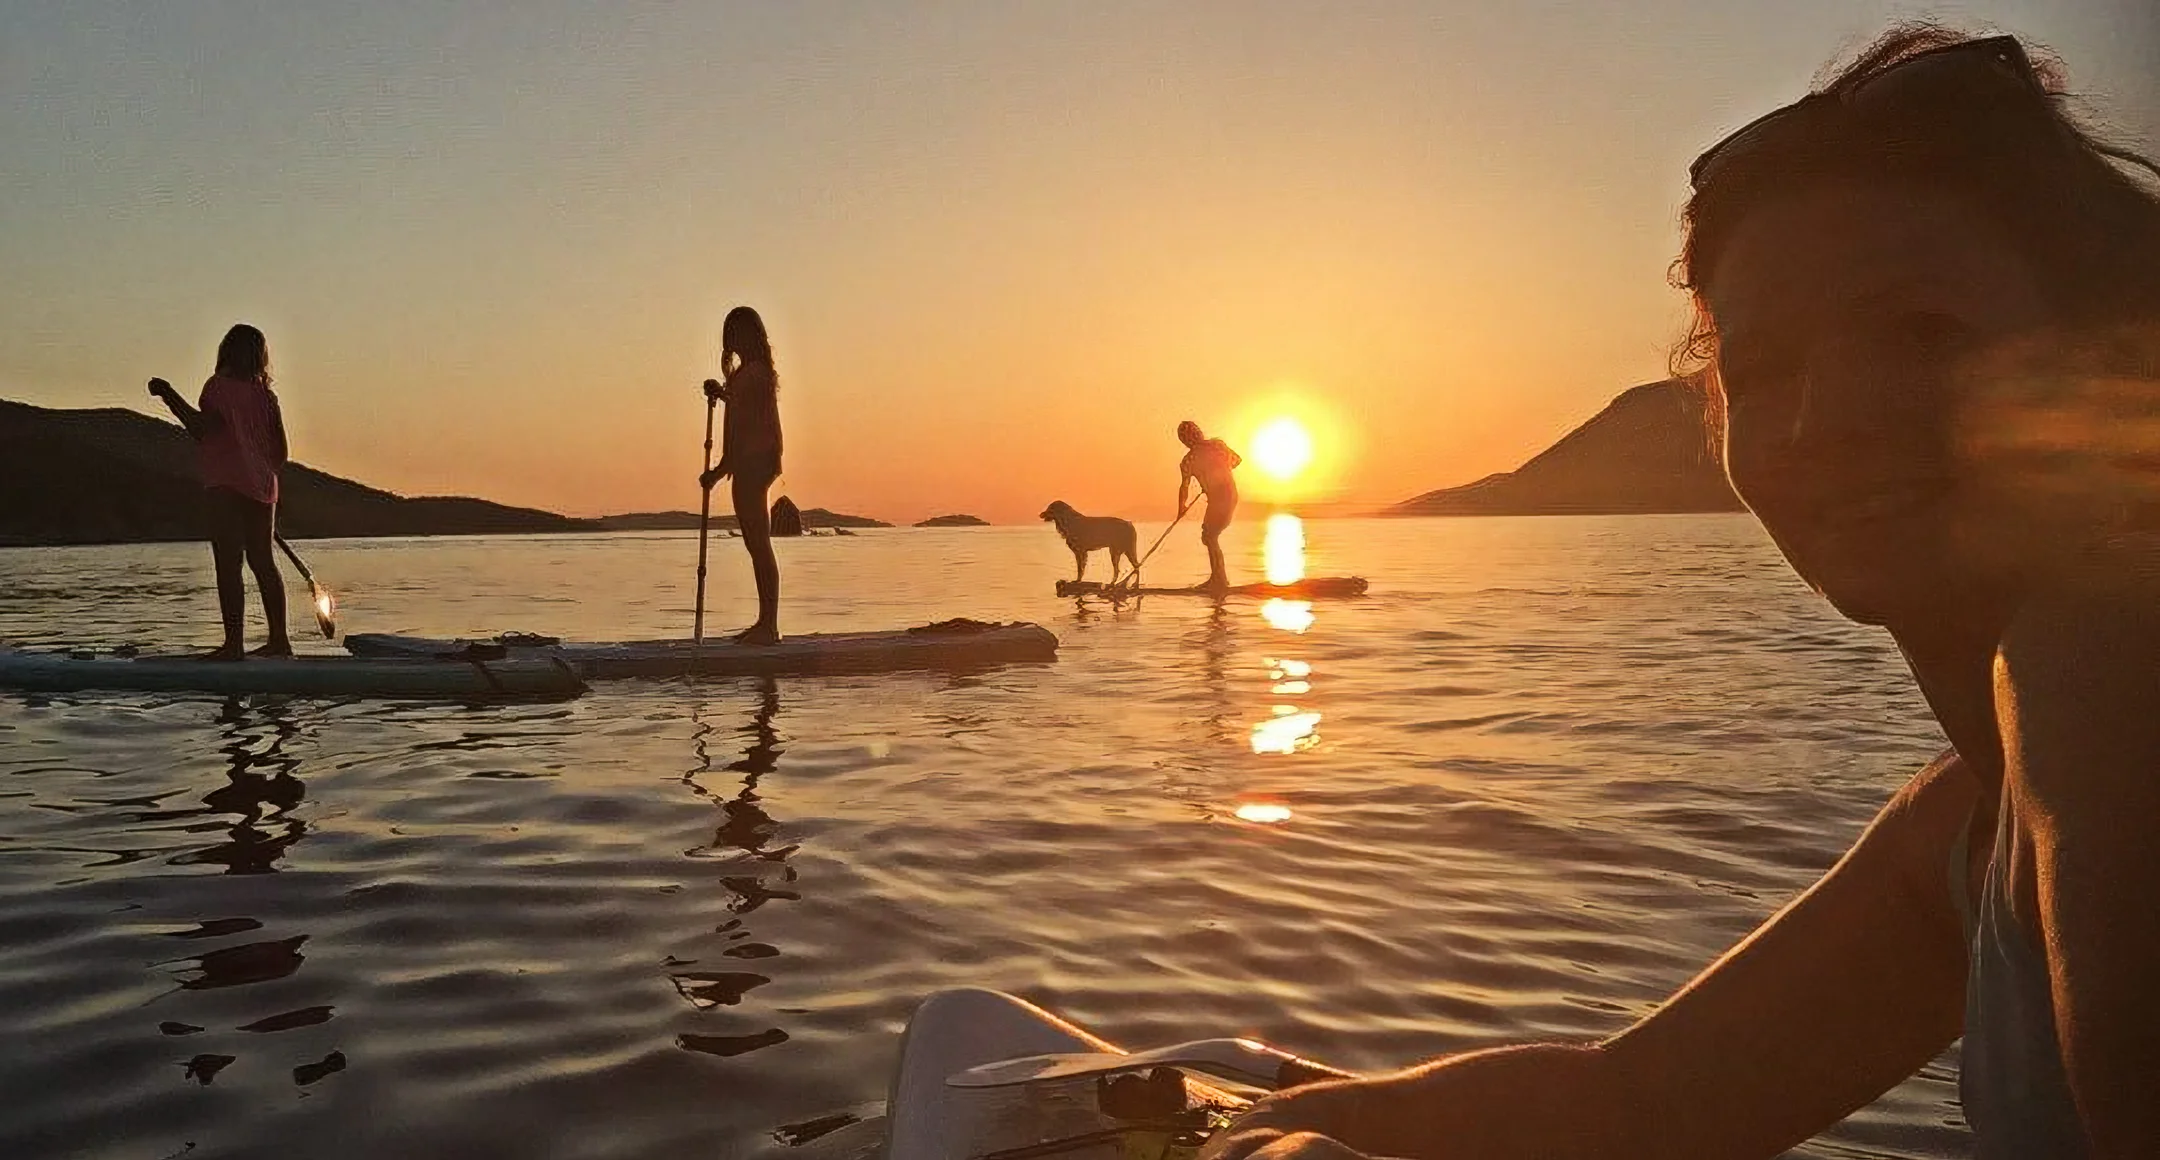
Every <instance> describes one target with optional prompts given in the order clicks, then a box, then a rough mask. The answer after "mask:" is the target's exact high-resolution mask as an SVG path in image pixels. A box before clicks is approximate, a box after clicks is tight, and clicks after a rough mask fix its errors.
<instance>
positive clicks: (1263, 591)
mask: <svg viewBox="0 0 2160 1160" xmlns="http://www.w3.org/2000/svg"><path fill="white" fill-rule="evenodd" d="M1057 594H1058V595H1059V596H1110V597H1125V596H1214V597H1224V596H1262V597H1280V598H1282V599H1285V600H1312V599H1318V598H1331V597H1349V596H1363V595H1365V578H1364V577H1363V576H1315V577H1313V578H1312V579H1310V580H1299V581H1297V582H1295V583H1291V584H1237V585H1233V586H1231V587H1229V588H1221V589H1217V588H1204V587H1198V586H1195V587H1189V588H1151V587H1147V586H1145V585H1143V586H1140V587H1137V588H1135V587H1132V586H1130V585H1123V584H1120V585H1117V586H1114V587H1113V586H1112V585H1109V584H1103V583H1100V582H1098V581H1094V580H1060V581H1058V582H1057Z"/></svg>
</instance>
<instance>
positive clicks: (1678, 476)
mask: <svg viewBox="0 0 2160 1160" xmlns="http://www.w3.org/2000/svg"><path fill="white" fill-rule="evenodd" d="M1740 510H1742V508H1741V504H1740V497H1739V496H1737V495H1734V494H1733V490H1732V485H1731V484H1729V483H1727V482H1726V480H1725V471H1724V468H1723V467H1722V466H1721V465H1720V464H1719V463H1718V462H1717V460H1716V458H1715V457H1713V456H1712V454H1711V451H1710V442H1709V439H1708V437H1707V436H1706V434H1705V431H1704V427H1703V395H1702V392H1701V390H1700V389H1699V388H1698V387H1697V386H1696V385H1695V384H1693V383H1690V382H1687V381H1685V380H1681V379H1667V380H1665V381H1664V382H1658V383H1648V384H1645V385H1643V386H1639V387H1635V388H1633V389H1631V390H1628V391H1626V392H1624V393H1622V394H1621V396H1620V397H1619V398H1617V399H1614V400H1613V401H1612V402H1611V403H1610V404H1608V405H1607V406H1606V408H1605V409H1604V410H1602V411H1600V412H1598V413H1597V414H1596V415H1595V416H1593V417H1592V418H1591V419H1590V421H1589V422H1587V423H1584V424H1583V425H1582V426H1580V427H1577V428H1575V429H1574V430H1573V431H1570V432H1568V433H1567V436H1566V437H1565V438H1563V439H1561V440H1560V441H1559V442H1558V443H1555V444H1553V445H1552V446H1551V447H1548V448H1546V449H1545V450H1544V451H1543V452H1540V453H1539V454H1538V455H1537V456H1535V457H1534V458H1532V459H1531V460H1530V461H1529V462H1527V463H1525V464H1523V465H1522V466H1521V467H1518V468H1516V469H1515V470H1513V471H1503V472H1500V473H1498V474H1495V475H1488V476H1486V477H1485V478H1483V479H1480V480H1477V481H1476V482H1474V483H1466V484H1463V485H1462V486H1460V487H1445V488H1441V489H1439V490H1438V491H1429V492H1426V493H1425V494H1423V495H1421V496H1418V497H1416V498H1415V499H1410V500H1406V501H1404V502H1402V503H1399V504H1396V505H1394V506H1393V507H1390V508H1387V509H1385V510H1383V511H1382V512H1381V513H1379V514H1381V515H1390V516H1531V515H1623V514H1643V513H1651V512H1734V511H1740Z"/></svg>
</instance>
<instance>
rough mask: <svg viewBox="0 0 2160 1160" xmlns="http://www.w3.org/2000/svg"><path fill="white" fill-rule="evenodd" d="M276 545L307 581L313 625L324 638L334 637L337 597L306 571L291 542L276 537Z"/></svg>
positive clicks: (335, 631)
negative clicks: (313, 618) (319, 630)
mask: <svg viewBox="0 0 2160 1160" xmlns="http://www.w3.org/2000/svg"><path fill="white" fill-rule="evenodd" d="M277 546H278V547H280V548H283V549H285V558H286V559H288V560H291V561H292V566H293V567H295V568H298V569H300V578H301V579H302V580H305V581H307V587H308V599H309V601H311V602H312V603H313V604H314V605H315V627H317V628H320V629H322V634H323V639H324V640H334V639H336V637H337V598H336V597H334V596H332V595H330V590H329V589H328V588H325V587H323V586H322V585H321V584H320V583H318V582H316V579H315V573H313V572H310V571H308V566H307V562H306V561H304V560H302V559H301V558H300V553H298V552H295V551H293V547H292V545H291V544H288V543H286V542H285V537H283V536H279V537H277Z"/></svg>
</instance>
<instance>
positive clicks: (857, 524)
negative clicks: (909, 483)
mask: <svg viewBox="0 0 2160 1160" xmlns="http://www.w3.org/2000/svg"><path fill="white" fill-rule="evenodd" d="M802 521H803V527H805V528H889V527H891V526H892V525H891V524H888V523H886V522H885V521H883V520H873V519H871V518H870V517H869V516H851V515H848V514H846V513H845V512H833V511H827V510H825V509H824V508H810V509H808V510H806V511H804V512H803V514H802ZM593 522H594V523H596V524H599V525H600V527H601V528H602V529H604V530H606V531H610V532H675V531H682V530H684V529H688V530H690V531H693V532H694V531H696V530H697V526H698V514H697V513H696V512H633V513H631V514H629V515H620V516H601V517H600V518H599V519H597V520H594V521H593ZM712 526H713V527H715V528H723V529H727V530H730V531H732V530H734V529H735V528H736V526H737V524H736V520H735V513H734V512H729V513H727V514H726V515H722V514H720V513H719V512H718V511H715V512H713V515H712Z"/></svg>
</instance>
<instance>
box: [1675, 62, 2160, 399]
mask: <svg viewBox="0 0 2160 1160" xmlns="http://www.w3.org/2000/svg"><path fill="white" fill-rule="evenodd" d="M1975 39H1978V38H1977V37H1974V36H1971V35H1969V34H1967V33H1963V32H1958V31H1955V30H1952V29H1947V28H1943V27H1941V26H1938V25H1933V24H1906V25H1900V26H1898V27H1896V28H1893V29H1892V30H1890V32H1888V33H1887V34H1885V35H1884V36H1883V37H1882V38H1881V39H1879V40H1877V41H1876V42H1875V43H1874V44H1873V45H1872V46H1870V47H1869V48H1868V49H1867V50H1865V51H1864V52H1862V53H1861V54H1860V56H1859V58H1858V59H1857V60H1855V61H1853V62H1852V63H1851V64H1849V65H1847V66H1845V67H1844V68H1843V69H1841V70H1839V71H1838V72H1837V73H1836V74H1835V75H1834V76H1833V77H1832V79H1831V80H1830V81H1829V82H1828V83H1826V84H1822V85H1818V86H1817V88H1816V89H1815V93H1816V94H1818V95H1819V96H1821V97H1827V98H1830V99H1829V100H1825V101H1821V102H1819V103H1821V104H1824V105H1832V104H1840V103H1842V100H1843V98H1845V97H1847V96H1849V95H1851V94H1853V93H1854V92H1856V91H1857V90H1858V89H1860V88H1861V87H1863V86H1865V85H1866V84H1867V83H1868V82H1869V81H1871V80H1873V79H1875V78H1876V77H1879V76H1881V75H1883V74H1884V73H1885V72H1888V71H1890V70H1892V69H1894V68H1896V67H1897V66H1898V65H1899V64H1901V63H1903V62H1905V61H1907V60H1910V59H1912V58H1913V57H1916V56H1919V55H1921V54H1923V53H1927V52H1931V51H1934V50H1937V49H1941V48H1947V47H1951V46H1954V45H1959V44H1964V43H1967V42H1969V41H1972V40H1975ZM2033 67H2034V72H2035V74H2036V76H2037V78H2038V79H2039V81H2040V85H2041V88H2042V91H2043V94H2044V95H2043V96H2042V97H2041V98H2040V99H2038V100H2037V101H2036V102H2035V105H2036V108H2037V112H2038V115H2037V116H2036V117H2033V118H2028V120H2029V121H2031V122H2032V123H2031V124H2029V125H2013V124H2006V123H2004V119H2003V118H2002V116H2001V110H1999V109H1990V108H1986V107H1982V106H1977V105H1960V106H1952V107H1937V108H1934V109H1931V110H1929V113H1930V115H1931V118H1932V119H1930V120H1928V121H1927V122H1926V123H1924V124H1922V125H1918V126H1910V127H1907V129H1906V131H1903V132H1896V133H1882V132H1877V133H1874V134H1870V133H1867V132H1865V131H1856V130H1855V129H1854V128H1853V127H1852V126H1851V125H1850V124H1849V123H1844V122H1847V121H1849V118H1836V117H1829V118H1817V119H1816V120H1815V121H1814V122H1813V125H1814V126H1815V127H1814V128H1813V129H1811V130H1810V131H1809V132H1807V133H1805V134H1799V135H1796V139H1793V140H1790V141H1781V142H1780V143H1779V147H1778V148H1776V149H1770V148H1765V149H1762V150H1759V151H1757V152H1758V154H1759V155H1757V156H1752V157H1743V158H1739V159H1737V160H1736V161H1735V162H1734V163H1733V164H1731V165H1721V166H1719V167H1718V170H1717V172H1716V173H1715V174H1713V175H1711V177H1710V179H1709V180H1707V181H1706V182H1705V183H1704V184H1703V186H1702V187H1701V188H1699V189H1697V190H1696V191H1695V192H1694V195H1693V196H1692V197H1691V198H1690V199H1689V201H1688V204H1687V208H1686V210H1685V212H1684V213H1683V215H1682V222H1683V225H1684V226H1685V227H1686V230H1687V241H1686V243H1685V245H1684V246H1683V248H1682V250H1681V254H1680V257H1679V260H1678V261H1676V262H1675V263H1674V264H1673V271H1672V280H1673V284H1674V285H1675V286H1677V287H1679V288H1680V289H1683V290H1686V291H1688V292H1689V293H1690V295H1691V296H1692V298H1693V300H1694V302H1693V306H1694V318H1693V320H1692V323H1691V325H1690V326H1689V329H1688V333H1687V337H1686V338H1685V339H1684V340H1683V341H1682V343H1681V345H1680V346H1679V348H1678V349H1677V350H1675V352H1674V356H1673V371H1674V373H1675V374H1676V375H1680V376H1685V377H1692V378H1697V379H1698V380H1707V384H1708V386H1709V392H1708V394H1709V400H1708V401H1709V403H1710V407H1711V414H1710V418H1711V420H1712V422H1713V423H1714V424H1715V425H1717V426H1722V422H1721V419H1722V412H1723V403H1724V399H1723V392H1722V391H1721V390H1719V389H1718V386H1717V383H1716V375H1715V373H1714V372H1715V364H1716V358H1717V337H1718V336H1717V325H1716V321H1715V320H1714V319H1713V318H1712V317H1711V315H1710V311H1709V309H1708V306H1707V305H1706V304H1705V302H1704V300H1703V293H1702V283H1703V279H1704V278H1705V277H1706V276H1708V274H1709V272H1710V271H1711V270H1712V269H1714V268H1715V267H1716V265H1717V259H1718V256H1719V254H1720V253H1721V252H1722V249H1723V247H1724V245H1725V243H1726V241H1727V240H1728V239H1729V237H1730V236H1731V234H1732V231H1733V230H1734V229H1735V228H1737V226H1738V224H1739V223H1740V222H1741V221H1742V220H1743V219H1744V218H1746V216H1747V215H1748V214H1749V213H1751V212H1753V211H1754V210H1756V209H1759V208H1761V206H1763V205H1764V204H1766V203H1768V202H1770V201H1772V200H1774V199H1777V198H1781V197H1789V196H1791V195H1792V194H1794V193H1795V192H1799V191H1803V190H1806V189H1809V188H1812V187H1817V186H1820V185H1823V184H1826V183H1829V182H1834V181H1840V180H1843V181H1852V180H1860V181H1868V180H1875V181H1882V180H1890V181H1896V182H1900V183H1904V184H1917V185H1923V186H1928V187H1932V188H1937V189H1944V190H1949V191H1951V192H1954V193H1957V194H1960V195H1963V196H1965V197H1968V198H1970V199H1972V201H1973V202H1974V204H1975V205H1976V206H1977V207H1978V208H1979V209H1981V210H1982V211H1983V212H1984V213H1985V214H1986V215H1987V216H1988V217H1989V218H1991V219H1992V220H1993V221H1994V222H1995V223H1996V224H1997V225H1998V226H2000V227H2001V228H2002V229H2003V230H2004V232H2005V233H2006V234H2007V235H2008V236H2009V238H2010V240H2011V243H2012V244H2013V245H2014V246H2016V247H2017V248H2018V250H2019V252H2020V254H2021V256H2022V257H2023V258H2024V259H2025V260H2026V263H2027V265H2028V268H2030V269H2031V270H2033V271H2034V274H2035V276H2036V277H2037V278H2038V280H2039V282H2040V284H2041V289H2042V292H2043V293H2044V294H2045V295H2046V296H2047V298H2048V299H2049V300H2050V304H2051V305H2052V306H2053V307H2054V308H2055V310H2056V311H2057V312H2058V314H2059V316H2060V318H2061V319H2062V322H2063V324H2064V325H2066V326H2067V327H2069V328H2071V329H2073V330H2077V331H2082V332H2087V333H2091V334H2102V333H2105V332H2107V331H2110V330H2113V329H2116V328H2119V327H2125V326H2134V325H2138V324H2150V322H2151V321H2152V320H2153V319H2155V318H2156V317H2160V184H2156V179H2160V167H2156V166H2155V165H2154V164H2153V163H2152V162H2151V161H2149V160H2147V159H2145V158H2144V157H2141V156H2139V155H2138V154H2136V153H2134V152H2132V151H2131V150H2130V149H2129V148H2127V147H2125V146H2123V145H2120V144H2115V143H2111V142H2108V141H2106V140H2104V139H2102V137H2101V136H2100V135H2099V134H2098V133H2097V132H2096V131H2095V130H2093V129H2092V128H2090V127H2088V126H2087V125H2086V124H2084V123H2083V121H2082V120H2081V118H2080V117H2079V116H2078V115H2077V114H2076V113H2075V112H2074V111H2073V110H2072V108H2071V107H2070V106H2071V103H2072V98H2071V97H2070V95H2069V92H2068V90H2067V88H2066V85H2065V81H2064V72H2063V69H2062V66H2061V63H2060V62H2059V61H2057V60H2056V59H2054V58H2053V57H2051V56H2045V55H2040V56H2036V57H2035V58H2034V65H2033ZM2043 135H2044V137H2043Z"/></svg>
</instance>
